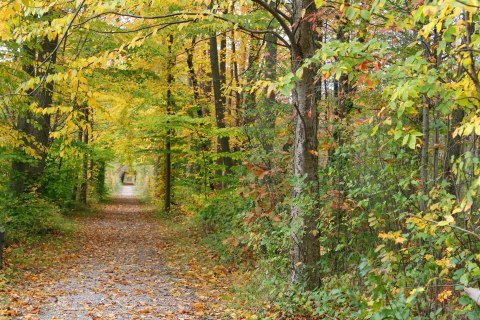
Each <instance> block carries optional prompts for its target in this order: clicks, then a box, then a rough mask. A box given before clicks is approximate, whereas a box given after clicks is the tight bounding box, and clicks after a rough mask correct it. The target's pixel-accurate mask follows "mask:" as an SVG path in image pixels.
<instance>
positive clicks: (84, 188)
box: [79, 105, 90, 204]
mask: <svg viewBox="0 0 480 320" xmlns="http://www.w3.org/2000/svg"><path fill="white" fill-rule="evenodd" d="M83 114H84V118H85V122H86V123H89V121H90V115H89V109H88V106H87V105H85V106H84V107H83ZM89 140H90V137H89V135H88V129H87V130H83V144H84V148H85V149H86V150H85V152H84V154H83V162H82V179H81V181H82V182H81V184H80V195H79V197H80V198H79V200H80V202H81V203H83V204H87V197H88V163H89V158H90V157H89V152H88V144H89Z"/></svg>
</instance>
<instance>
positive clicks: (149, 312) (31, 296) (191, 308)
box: [0, 186, 257, 320]
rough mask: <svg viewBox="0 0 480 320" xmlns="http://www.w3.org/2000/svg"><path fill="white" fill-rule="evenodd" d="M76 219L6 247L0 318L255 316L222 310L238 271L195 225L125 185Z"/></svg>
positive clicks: (254, 317)
mask: <svg viewBox="0 0 480 320" xmlns="http://www.w3.org/2000/svg"><path fill="white" fill-rule="evenodd" d="M179 223H182V222H181V221H179ZM75 224H77V225H79V226H80V228H79V231H78V232H76V233H75V234H74V236H70V237H68V236H66V237H64V238H63V239H61V241H56V242H55V241H50V240H49V241H47V243H44V244H43V245H37V246H36V247H33V248H30V249H27V250H26V251H25V250H24V249H22V250H19V249H18V248H16V249H15V248H13V249H12V248H10V252H9V253H8V255H9V256H10V259H16V263H15V264H16V267H15V270H14V271H13V273H14V274H15V275H16V280H15V281H13V282H12V281H10V284H6V285H4V288H3V289H2V290H1V291H3V292H4V293H6V297H4V298H3V299H4V300H5V301H7V302H8V303H7V305H5V306H4V308H3V309H2V310H0V319H45V320H46V319H49V320H50V319H52V320H53V319H57V320H58V319H65V320H67V319H68V320H70V319H226V318H227V319H256V318H257V317H256V316H254V315H250V314H247V315H245V314H243V315H238V313H236V311H235V310H233V309H229V308H227V305H228V304H229V302H228V297H229V294H228V291H229V288H230V287H232V285H234V282H236V281H238V279H241V277H238V275H236V274H235V272H234V271H229V270H227V269H226V268H225V267H223V266H221V265H216V264H215V261H216V257H215V255H214V254H213V253H212V252H210V251H209V250H208V249H207V248H206V247H205V246H203V245H201V244H200V243H199V240H198V238H199V236H198V235H195V232H194V231H192V234H189V230H188V228H181V227H180V228H179V227H178V226H175V227H173V228H172V224H169V223H167V222H166V221H164V220H163V219H159V218H158V217H157V216H156V215H155V210H154V208H153V207H151V206H148V205H144V204H142V203H141V202H140V201H139V199H137V198H136V197H134V196H133V192H132V187H131V186H125V187H124V188H123V190H122V193H121V195H120V196H117V197H115V198H113V199H112V200H111V201H110V202H109V203H107V204H105V205H102V206H101V207H100V208H99V209H98V210H97V212H96V214H93V215H84V216H79V217H76V218H75ZM12 250H13V253H12ZM15 250H17V251H18V252H16V253H15ZM14 256H16V257H14ZM12 257H13V258H12ZM22 259H23V260H22ZM1 291H0V293H1ZM2 317H3V318H2Z"/></svg>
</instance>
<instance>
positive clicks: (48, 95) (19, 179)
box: [10, 37, 58, 196]
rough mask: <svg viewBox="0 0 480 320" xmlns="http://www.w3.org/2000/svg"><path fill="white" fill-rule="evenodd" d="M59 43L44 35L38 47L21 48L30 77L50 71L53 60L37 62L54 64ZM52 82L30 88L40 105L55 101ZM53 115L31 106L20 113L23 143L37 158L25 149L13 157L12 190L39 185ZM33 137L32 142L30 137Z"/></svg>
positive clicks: (22, 191)
mask: <svg viewBox="0 0 480 320" xmlns="http://www.w3.org/2000/svg"><path fill="white" fill-rule="evenodd" d="M57 43H58V39H57V38H55V39H53V40H49V39H48V38H47V37H44V38H42V39H41V40H40V43H39V44H38V45H37V46H38V48H39V49H38V50H37V49H32V47H37V46H35V45H32V46H31V47H30V46H28V45H26V46H24V47H23V50H22V55H23V56H22V60H23V70H24V71H25V72H26V73H27V74H28V75H30V76H31V77H43V76H44V75H45V74H48V73H50V72H51V68H50V64H49V63H48V62H47V63H43V66H41V67H39V66H37V63H39V62H44V61H45V60H49V61H51V63H52V64H54V63H55V62H56V53H53V54H52V52H54V50H55V48H56V46H57ZM52 92H53V84H52V83H48V84H44V85H41V86H40V87H39V88H36V89H34V90H32V91H30V92H29V95H30V96H31V97H32V98H33V100H34V101H35V102H36V103H37V106H38V108H41V109H44V108H47V107H49V106H50V105H51V104H52ZM50 122H51V121H50V115H48V114H46V115H37V114H34V113H32V112H31V111H30V110H27V111H25V112H24V113H23V114H19V115H18V118H17V123H16V129H17V130H18V131H19V132H20V133H22V134H24V135H25V137H26V139H24V143H25V145H26V146H27V147H30V148H32V149H33V150H35V151H36V153H37V155H38V159H35V161H32V159H29V158H30V156H28V155H26V154H25V153H24V152H21V151H20V152H19V153H21V155H20V157H23V158H25V159H20V160H14V161H12V166H11V174H10V176H11V180H10V191H11V192H12V193H13V194H15V195H16V196H18V195H20V194H22V193H24V192H26V191H27V190H26V189H27V188H29V187H38V186H40V180H41V175H42V173H43V171H44V169H45V161H46V158H47V151H48V148H49V146H50ZM28 137H32V138H33V140H34V141H33V142H32V141H31V140H29V139H28Z"/></svg>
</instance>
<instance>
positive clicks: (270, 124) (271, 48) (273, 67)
mask: <svg viewBox="0 0 480 320" xmlns="http://www.w3.org/2000/svg"><path fill="white" fill-rule="evenodd" d="M271 5H272V3H271ZM265 41H266V45H265V46H266V55H265V78H266V79H267V80H270V81H273V80H275V79H276V78H277V44H276V42H277V37H276V36H275V35H274V34H272V33H267V34H266V35H265ZM276 103H277V101H276V95H275V92H273V91H272V92H270V94H268V95H267V96H266V98H265V108H266V109H265V115H264V117H263V118H264V121H262V122H264V124H262V127H264V128H265V131H267V134H264V136H265V139H266V140H265V142H264V143H263V148H264V149H265V151H266V152H267V154H268V153H271V152H272V150H273V141H272V140H273V139H272V138H273V137H269V135H268V132H274V130H275V119H276V111H275V107H276Z"/></svg>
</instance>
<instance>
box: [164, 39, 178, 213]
mask: <svg viewBox="0 0 480 320" xmlns="http://www.w3.org/2000/svg"><path fill="white" fill-rule="evenodd" d="M172 44H173V35H170V36H169V39H168V55H169V57H168V64H167V68H168V70H167V85H168V88H167V115H171V114H173V107H174V105H175V101H174V98H173V93H172V86H173V83H174V80H175V78H174V76H173V68H174V66H175V56H173V54H172ZM168 123H169V122H167V126H168V125H169V124H168ZM172 135H173V130H172V129H171V128H167V136H166V138H165V199H164V210H165V212H169V211H170V209H171V203H172Z"/></svg>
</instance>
